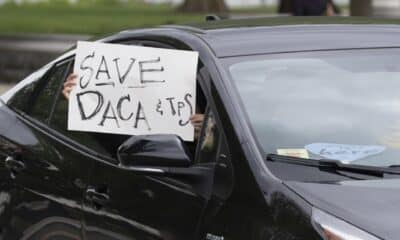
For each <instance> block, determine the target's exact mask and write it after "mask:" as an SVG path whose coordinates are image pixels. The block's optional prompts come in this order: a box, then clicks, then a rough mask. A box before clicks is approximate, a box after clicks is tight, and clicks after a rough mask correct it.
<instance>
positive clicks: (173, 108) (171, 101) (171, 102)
mask: <svg viewBox="0 0 400 240" xmlns="http://www.w3.org/2000/svg"><path fill="white" fill-rule="evenodd" d="M174 99H175V98H174V97H169V98H166V100H167V101H169V104H170V105H171V113H172V115H173V116H175V115H176V110H175V107H174V101H173V100H174Z"/></svg>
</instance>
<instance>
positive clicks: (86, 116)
mask: <svg viewBox="0 0 400 240" xmlns="http://www.w3.org/2000/svg"><path fill="white" fill-rule="evenodd" d="M88 94H91V95H95V96H96V97H97V106H96V108H95V109H94V111H93V112H92V113H90V114H86V113H85V110H84V107H83V103H82V99H81V98H82V96H85V95H88ZM76 98H77V101H78V108H79V112H80V114H81V118H82V120H89V119H92V118H93V117H94V116H96V114H97V113H99V111H100V109H101V107H102V106H103V102H104V98H103V95H102V94H101V93H99V92H97V91H86V92H81V93H78V94H76Z"/></svg>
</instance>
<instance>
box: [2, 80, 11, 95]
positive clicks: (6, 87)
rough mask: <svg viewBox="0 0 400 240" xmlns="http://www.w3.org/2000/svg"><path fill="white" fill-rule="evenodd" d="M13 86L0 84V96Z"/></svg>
mask: <svg viewBox="0 0 400 240" xmlns="http://www.w3.org/2000/svg"><path fill="white" fill-rule="evenodd" d="M12 86H13V85H12V84H4V83H0V95H1V94H3V93H5V92H6V91H7V90H8V89H10V88H11V87H12Z"/></svg>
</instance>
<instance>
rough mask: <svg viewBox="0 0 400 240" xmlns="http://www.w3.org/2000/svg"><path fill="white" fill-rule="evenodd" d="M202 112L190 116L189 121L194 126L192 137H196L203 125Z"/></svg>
mask: <svg viewBox="0 0 400 240" xmlns="http://www.w3.org/2000/svg"><path fill="white" fill-rule="evenodd" d="M203 121H204V114H194V115H192V116H191V117H190V123H191V124H192V125H193V127H194V138H195V139H198V138H199V136H200V132H201V128H202V126H203Z"/></svg>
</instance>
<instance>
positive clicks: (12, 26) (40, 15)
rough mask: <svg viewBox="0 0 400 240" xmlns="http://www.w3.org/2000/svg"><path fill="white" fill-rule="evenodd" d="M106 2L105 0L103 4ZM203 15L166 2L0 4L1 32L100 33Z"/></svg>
mask: <svg viewBox="0 0 400 240" xmlns="http://www.w3.org/2000/svg"><path fill="white" fill-rule="evenodd" d="M104 2H105V3H104ZM202 18H203V17H202V15H193V14H183V13H178V12H177V11H176V10H175V9H174V8H173V7H172V6H170V5H167V4H162V5H160V4H157V5H149V4H144V3H140V2H138V1H133V2H132V1H131V2H129V3H125V4H122V3H121V4H118V3H116V4H110V3H107V1H103V3H97V4H93V3H91V4H90V3H85V2H84V3H79V4H76V5H70V4H68V3H65V2H62V1H59V2H55V1H52V2H49V3H40V4H28V3H26V4H22V5H16V4H11V3H8V4H5V5H3V6H1V7H0V34H3V35H4V34H6V35H9V34H21V33H74V34H92V35H99V34H104V33H110V32H115V31H119V30H122V29H128V28H136V27H146V26H154V25H160V24H172V23H184V22H196V21H201V20H202Z"/></svg>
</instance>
